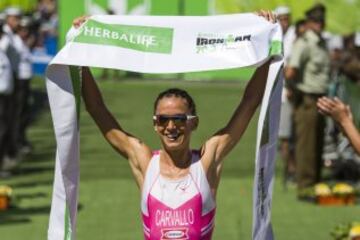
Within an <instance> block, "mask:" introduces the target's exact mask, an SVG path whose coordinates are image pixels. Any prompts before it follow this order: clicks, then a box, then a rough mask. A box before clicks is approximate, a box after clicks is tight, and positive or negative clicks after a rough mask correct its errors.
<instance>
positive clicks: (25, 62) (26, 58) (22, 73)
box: [18, 42, 33, 80]
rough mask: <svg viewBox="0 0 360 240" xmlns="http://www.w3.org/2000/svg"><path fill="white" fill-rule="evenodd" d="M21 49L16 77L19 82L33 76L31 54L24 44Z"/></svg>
mask: <svg viewBox="0 0 360 240" xmlns="http://www.w3.org/2000/svg"><path fill="white" fill-rule="evenodd" d="M21 47H22V49H21V52H20V63H19V73H18V77H19V79H20V80H30V79H31V78H32V75H33V71H32V60H31V52H30V49H29V47H28V46H27V45H26V44H25V43H24V42H23V44H22V46H21Z"/></svg>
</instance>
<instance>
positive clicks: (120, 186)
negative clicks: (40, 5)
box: [0, 81, 360, 240]
mask: <svg viewBox="0 0 360 240" xmlns="http://www.w3.org/2000/svg"><path fill="white" fill-rule="evenodd" d="M244 85H245V84H244V83H243V82H238V83H235V82H226V83H224V82H222V83H219V82H217V83H215V82H213V83H210V82H207V83H206V82H202V83H200V82H176V81H121V82H114V81H105V82H102V83H101V84H100V86H101V89H102V90H103V93H104V96H105V100H106V103H107V104H108V106H109V108H110V109H111V111H112V112H113V113H114V114H115V115H116V117H117V118H118V119H120V120H121V125H122V126H123V127H124V128H125V129H127V130H128V131H130V132H132V133H133V134H135V135H137V136H139V137H141V138H142V139H143V140H144V141H145V142H147V143H148V144H149V145H150V146H151V147H152V148H158V147H159V142H158V139H157V137H156V135H155V133H154V131H153V127H152V121H151V115H152V107H153V106H152V104H153V100H154V98H155V96H156V95H157V93H158V92H159V91H161V90H163V89H165V88H167V87H170V86H171V87H172V86H178V87H182V88H185V89H186V90H188V91H189V92H190V94H192V95H193V96H194V98H195V101H196V102H197V107H198V112H199V116H200V126H199V128H198V130H197V131H196V132H195V133H194V135H193V142H192V145H193V146H194V147H195V148H197V147H199V146H200V145H201V143H202V142H203V141H204V140H205V139H206V138H207V137H209V136H210V135H211V134H212V133H213V132H215V131H216V130H217V129H219V128H220V127H222V126H223V125H224V124H225V122H226V119H228V118H229V116H230V114H231V113H232V110H233V109H234V107H235V106H236V104H237V103H238V102H239V100H240V98H241V95H242V92H243V88H244ZM34 87H35V88H36V89H43V83H42V82H41V81H36V82H35V86H34ZM255 129H256V119H255V120H253V121H252V123H251V125H250V126H249V128H248V130H247V131H246V133H245V135H244V137H243V139H242V140H241V142H240V144H239V145H238V146H237V147H236V148H235V149H234V151H233V152H232V153H231V154H230V155H229V157H228V158H227V160H226V161H227V162H226V164H225V168H224V171H223V178H222V182H221V184H220V189H219V191H218V198H217V201H218V208H217V220H216V228H215V233H214V239H215V240H244V239H246V240H247V239H251V237H250V236H251V224H252V181H253V172H254V164H253V162H254V151H255V146H254V144H255ZM29 136H30V138H31V141H32V142H33V144H34V147H35V150H34V152H33V154H32V155H31V156H29V158H28V159H26V161H24V162H23V163H22V165H21V166H20V168H19V169H18V170H17V174H16V175H15V176H14V177H13V178H12V179H10V180H7V181H2V182H1V184H9V185H10V186H12V187H13V188H14V191H15V195H16V196H17V199H18V200H17V204H16V205H17V207H16V208H15V209H11V210H9V211H7V212H0V239H1V240H23V239H26V240H39V239H46V232H47V225H48V216H49V210H50V204H51V192H52V180H53V167H54V151H55V140H54V134H53V130H52V123H51V117H50V114H49V111H48V109H46V108H45V109H44V111H43V112H42V113H41V114H40V115H39V117H38V118H37V120H36V122H35V123H34V124H33V126H32V127H31V129H30V130H29ZM281 168H282V166H281V162H280V161H278V164H277V178H276V182H275V188H274V198H273V214H272V215H273V226H274V232H275V236H276V239H278V240H304V239H316V240H327V239H330V235H329V232H330V230H331V229H332V228H333V227H334V226H335V225H336V224H338V223H343V222H345V223H346V222H350V221H354V220H359V216H360V208H359V206H356V207H355V206H352V207H318V206H315V205H312V204H307V203H301V202H298V201H297V200H296V198H295V189H294V188H290V189H289V190H288V191H287V192H285V191H284V190H283V187H282V185H281V178H280V174H279V173H280V172H281ZM139 196H140V194H139V191H138V190H137V188H136V185H135V183H134V182H133V180H132V176H131V174H130V171H129V167H128V164H127V162H126V161H125V160H124V159H122V157H121V156H119V155H118V154H117V153H115V152H114V151H113V150H112V149H111V147H109V146H108V144H107V143H106V142H105V141H104V140H103V138H102V136H101V135H100V132H99V131H98V130H97V128H96V127H95V125H94V123H93V121H92V120H91V119H90V118H89V116H88V114H87V113H85V112H84V111H82V112H81V184H80V201H79V203H80V210H79V216H78V228H77V235H78V239H79V240H92V239H94V240H95V239H96V240H97V239H100V240H133V239H141V238H142V232H141V223H140V201H139Z"/></svg>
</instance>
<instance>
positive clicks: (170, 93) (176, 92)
mask: <svg viewBox="0 0 360 240" xmlns="http://www.w3.org/2000/svg"><path fill="white" fill-rule="evenodd" d="M165 97H167V98H169V97H179V98H183V99H185V100H186V102H187V104H188V108H189V110H190V112H191V114H192V115H196V106H195V102H194V100H193V98H192V97H191V96H190V94H189V93H188V92H186V91H185V90H183V89H180V88H169V89H167V90H165V91H163V92H161V93H160V94H159V95H158V96H157V98H156V100H155V103H154V113H155V112H156V108H157V106H158V104H159V101H160V100H161V99H163V98H165Z"/></svg>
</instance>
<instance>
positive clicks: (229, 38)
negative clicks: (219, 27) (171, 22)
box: [196, 33, 251, 54]
mask: <svg viewBox="0 0 360 240" xmlns="http://www.w3.org/2000/svg"><path fill="white" fill-rule="evenodd" d="M250 41H251V34H245V35H235V34H227V35H226V34H215V33H199V35H198V37H197V38H196V53H198V54H201V53H211V52H218V51H226V50H233V49H238V48H240V47H241V46H242V45H244V43H246V42H250Z"/></svg>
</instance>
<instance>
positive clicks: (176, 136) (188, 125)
mask: <svg viewBox="0 0 360 240" xmlns="http://www.w3.org/2000/svg"><path fill="white" fill-rule="evenodd" d="M155 115H156V116H161V117H165V118H166V117H168V120H167V121H161V122H160V121H155V120H154V127H155V131H156V132H157V134H158V135H159V137H160V140H161V143H162V145H163V148H164V149H165V150H168V151H174V150H188V149H189V146H190V138H191V132H192V131H193V130H195V129H196V127H197V123H198V119H197V118H193V119H189V120H184V121H181V117H184V115H189V116H190V115H192V114H191V110H190V109H189V106H188V102H187V100H186V99H185V98H182V97H176V96H170V97H164V98H162V99H160V100H159V101H158V103H157V106H156V109H155ZM172 117H174V118H172ZM179 118H180V120H179Z"/></svg>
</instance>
